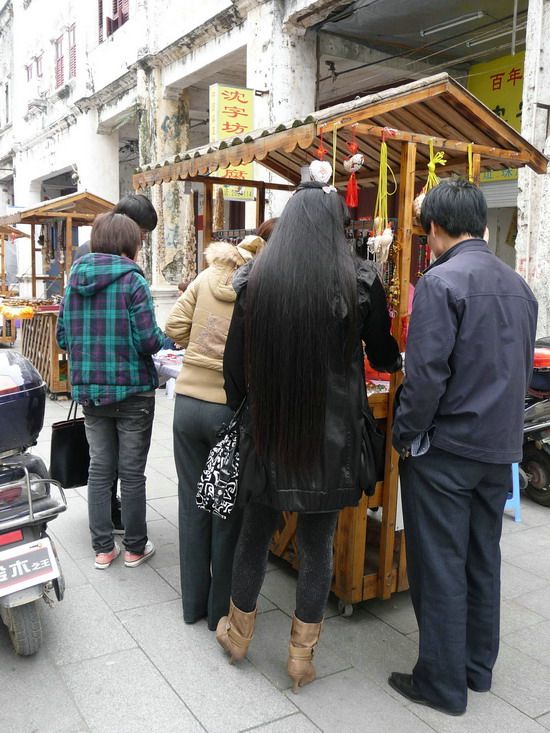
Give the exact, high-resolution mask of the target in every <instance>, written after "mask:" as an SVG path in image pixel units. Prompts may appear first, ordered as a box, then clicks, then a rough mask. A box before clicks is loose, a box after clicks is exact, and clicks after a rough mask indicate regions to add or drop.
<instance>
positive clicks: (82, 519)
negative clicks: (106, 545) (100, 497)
mask: <svg viewBox="0 0 550 733" xmlns="http://www.w3.org/2000/svg"><path fill="white" fill-rule="evenodd" d="M48 531H51V533H52V534H53V535H54V537H55V538H57V539H58V540H59V543H60V544H61V545H62V546H63V547H64V548H65V550H67V552H68V553H69V554H70V556H71V557H72V558H73V560H79V559H83V558H88V560H90V561H92V560H93V556H94V551H93V549H92V543H91V540H90V530H89V529H88V502H87V501H86V500H85V499H83V498H82V497H81V496H80V495H79V494H76V493H75V494H74V495H73V496H71V497H67V510H66V511H65V512H63V514H60V515H59V516H58V517H57V518H56V520H55V521H54V522H52V523H51V524H50V525H49V529H48Z"/></svg>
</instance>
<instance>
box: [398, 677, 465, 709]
mask: <svg viewBox="0 0 550 733" xmlns="http://www.w3.org/2000/svg"><path fill="white" fill-rule="evenodd" d="M388 684H389V686H390V687H393V689H394V690H395V691H396V692H398V693H399V694H400V695H403V697H406V698H407V700H410V701H411V702H415V703H417V705H426V706H427V707H429V708H433V709H434V710H439V712H440V713H445V714H446V715H464V713H465V712H466V708H464V709H463V710H452V709H450V708H447V707H444V706H443V705H437V704H436V703H433V702H430V700H427V699H426V698H425V697H424V696H423V695H421V694H420V692H418V690H417V689H416V686H415V684H414V681H413V676H412V674H402V673H401V672H392V673H391V675H390V676H389V678H388Z"/></svg>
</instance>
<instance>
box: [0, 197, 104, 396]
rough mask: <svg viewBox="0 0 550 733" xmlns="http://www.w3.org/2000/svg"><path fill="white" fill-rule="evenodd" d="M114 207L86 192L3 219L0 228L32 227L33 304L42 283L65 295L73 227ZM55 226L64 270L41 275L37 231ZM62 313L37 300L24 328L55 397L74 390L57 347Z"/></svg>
mask: <svg viewBox="0 0 550 733" xmlns="http://www.w3.org/2000/svg"><path fill="white" fill-rule="evenodd" d="M113 206H114V204H112V203H111V202H109V201H106V200H105V199H102V198H99V196H94V195H93V194H91V193H88V192H87V191H83V192H81V193H73V194H69V195H68V196H61V197H59V198H55V199H50V200H48V201H42V202H41V203H39V204H36V205H35V206H32V207H30V208H28V209H22V210H21V211H17V212H15V213H13V214H9V215H7V216H2V217H0V227H2V226H3V227H5V226H10V225H13V224H29V225H30V227H31V234H30V247H31V288H32V291H31V292H32V298H31V299H30V301H31V302H32V301H33V300H34V299H36V295H37V283H38V282H39V281H44V280H47V281H55V280H57V281H59V285H60V292H61V294H63V292H64V290H65V283H66V282H67V278H68V276H69V271H70V269H71V264H72V256H73V227H81V226H91V225H92V224H93V221H94V219H95V217H96V216H97V215H98V214H102V213H104V212H107V211H110V210H111V209H112V208H113ZM52 223H55V224H57V225H58V234H59V238H58V240H57V242H56V246H55V256H56V257H57V258H58V261H59V263H60V271H59V275H54V276H52V275H39V274H37V272H36V254H37V253H38V252H41V251H42V249H41V247H38V246H37V236H36V228H37V226H45V225H47V224H52ZM58 310H59V306H58V305H55V304H48V303H41V301H40V300H37V301H36V307H35V312H34V317H33V318H30V319H28V320H24V321H23V326H22V336H23V343H22V353H23V356H25V357H27V358H28V359H30V361H31V362H32V363H33V364H34V366H35V367H36V368H37V369H38V371H39V372H40V374H41V375H42V377H43V379H44V381H45V382H46V384H47V386H48V390H49V392H50V396H51V397H53V398H55V397H56V396H57V395H58V394H60V393H68V392H70V390H71V384H70V379H69V373H68V361H67V355H66V353H65V352H63V351H61V350H60V349H59V348H58V347H57V343H56V340H55V327H56V322H57V312H58Z"/></svg>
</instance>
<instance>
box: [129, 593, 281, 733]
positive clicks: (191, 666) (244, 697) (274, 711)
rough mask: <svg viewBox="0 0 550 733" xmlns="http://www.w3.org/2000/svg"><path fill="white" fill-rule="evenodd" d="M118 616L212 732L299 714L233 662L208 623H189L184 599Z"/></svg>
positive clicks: (266, 684) (249, 670) (253, 673)
mask: <svg viewBox="0 0 550 733" xmlns="http://www.w3.org/2000/svg"><path fill="white" fill-rule="evenodd" d="M119 618H120V620H121V621H122V622H123V623H124V625H125V627H126V629H127V630H128V631H129V632H130V633H131V634H132V636H133V637H134V639H135V640H136V641H137V643H138V644H139V645H140V647H141V648H142V649H143V651H144V652H145V653H146V654H147V656H148V657H149V659H151V661H152V662H153V664H154V665H155V666H156V667H157V669H158V670H159V671H160V673H161V674H162V675H163V677H164V678H165V679H166V680H167V681H168V682H169V684H170V685H171V686H172V688H173V689H174V690H175V691H176V692H177V693H178V695H179V696H180V697H181V699H182V700H183V701H184V702H185V704H186V705H187V707H188V708H189V709H190V710H191V712H192V713H193V714H194V715H195V716H196V717H197V719H198V720H200V721H201V723H202V724H203V725H204V727H205V728H206V729H207V730H208V732H209V733H234V732H235V733H236V731H242V730H246V729H247V728H254V726H259V725H262V724H266V723H269V722H272V721H274V720H277V719H279V718H282V717H283V716H286V715H290V714H291V713H294V712H296V707H295V706H294V705H293V704H292V703H291V702H290V701H289V700H287V699H286V698H285V696H284V695H282V694H281V693H280V692H278V691H277V690H276V689H275V688H274V687H273V686H272V685H271V684H270V683H269V682H268V681H267V680H266V679H265V677H264V676H263V675H262V674H261V673H260V672H259V671H258V670H257V669H255V667H254V666H253V665H251V664H250V663H249V662H248V661H246V660H243V661H242V662H241V663H239V664H235V665H230V664H229V663H228V658H227V656H226V655H225V654H224V653H223V651H222V649H221V648H220V647H219V645H218V644H217V643H216V639H215V635H214V634H213V633H212V632H211V631H208V629H207V627H206V624H204V623H199V624H193V625H186V624H184V623H183V621H182V618H181V605H180V602H179V600H178V601H175V602H171V603H162V604H158V605H156V606H154V607H150V608H139V609H134V610H132V611H124V612H123V613H121V614H120V615H119ZM213 700H215V701H216V704H213Z"/></svg>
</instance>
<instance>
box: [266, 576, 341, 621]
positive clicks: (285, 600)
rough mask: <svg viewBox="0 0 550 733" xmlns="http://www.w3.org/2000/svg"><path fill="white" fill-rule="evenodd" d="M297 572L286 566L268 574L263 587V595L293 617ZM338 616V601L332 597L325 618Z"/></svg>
mask: <svg viewBox="0 0 550 733" xmlns="http://www.w3.org/2000/svg"><path fill="white" fill-rule="evenodd" d="M297 578H298V574H297V572H296V571H295V570H294V569H293V568H291V567H290V566H289V565H286V564H283V565H281V564H279V566H278V567H277V568H275V569H273V570H271V571H270V572H268V573H266V575H265V579H264V583H263V585H262V595H263V596H265V597H266V598H267V599H268V600H270V601H271V602H272V603H273V604H274V605H275V606H276V607H277V608H280V609H281V611H284V613H286V614H287V615H288V616H290V617H292V616H293V615H294V611H295V610H296V581H297ZM337 615H338V601H337V599H336V597H335V596H334V595H332V594H331V595H330V596H329V599H328V603H327V609H326V611H325V618H326V619H327V618H331V617H332V616H337Z"/></svg>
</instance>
